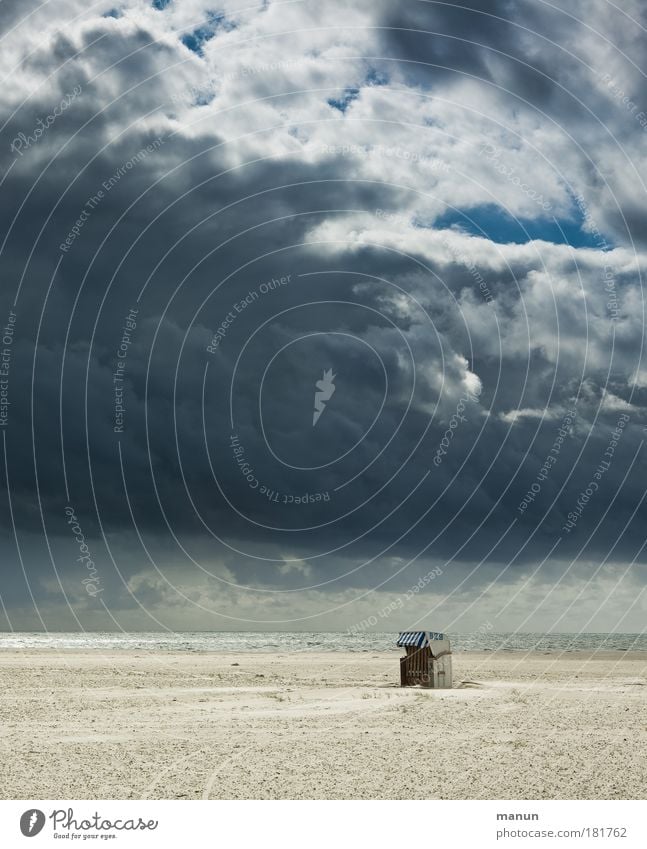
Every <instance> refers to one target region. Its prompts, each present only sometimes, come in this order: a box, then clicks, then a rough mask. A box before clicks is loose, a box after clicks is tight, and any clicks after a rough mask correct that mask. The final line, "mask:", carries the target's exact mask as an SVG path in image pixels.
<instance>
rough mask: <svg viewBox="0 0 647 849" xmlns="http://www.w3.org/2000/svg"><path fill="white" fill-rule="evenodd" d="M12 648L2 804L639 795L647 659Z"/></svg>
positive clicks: (2, 664) (2, 717)
mask: <svg viewBox="0 0 647 849" xmlns="http://www.w3.org/2000/svg"><path fill="white" fill-rule="evenodd" d="M398 656H399V653H398V652H397V651H394V652H382V653H379V654H372V653H361V654H350V653H348V654H346V653H344V654H342V653H329V654H309V653H308V654H305V653H300V654H282V655H278V654H260V653H253V654H252V653H246V654H239V655H235V654H219V655H214V654H211V653H202V654H198V653H165V652H158V653H155V654H152V653H151V654H147V653H144V652H129V651H113V652H110V653H103V652H99V651H85V652H78V651H68V652H55V651H37V650H25V651H4V652H2V653H0V673H1V675H2V683H3V686H2V695H1V696H0V724H1V728H2V735H1V742H0V746H1V747H2V755H1V757H2V764H3V770H2V776H3V778H2V791H1V795H2V798H7V799H11V798H19V799H48V798H51V799H57V798H58V799H61V798H71V799H92V798H106V799H159V798H168V799H218V798H226V799H232V798H234V799H244V798H253V799H284V798H294V799H304V798H305V799H311V798H315V799H339V798H342V799H343V798H348V799H357V798H359V799H372V798H377V799H410V798H421V799H425V798H443V799H505V798H513V799H514V798H520V799H568V798H574V799H641V798H644V797H645V792H646V790H647V757H646V754H647V677H646V676H647V653H644V652H631V653H629V652H604V653H597V654H595V655H592V654H590V653H589V654H585V653H579V652H577V653H567V654H558V653H554V654H540V653H535V654H531V655H528V654H523V653H511V652H510V653H508V652H504V653H497V654H489V653H483V654H481V653H456V654H454V688H453V689H452V690H421V689H417V688H406V689H402V688H400V687H399V686H398V674H399V673H398Z"/></svg>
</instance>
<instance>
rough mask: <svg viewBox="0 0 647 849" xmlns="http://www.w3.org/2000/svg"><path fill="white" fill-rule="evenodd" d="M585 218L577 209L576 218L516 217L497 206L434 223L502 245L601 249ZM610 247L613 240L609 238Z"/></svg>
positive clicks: (450, 214)
mask: <svg viewBox="0 0 647 849" xmlns="http://www.w3.org/2000/svg"><path fill="white" fill-rule="evenodd" d="M583 224H584V218H583V216H582V214H581V212H580V211H579V210H575V211H574V214H573V217H572V218H558V219H555V218H515V217H514V216H512V215H510V213H508V212H506V211H505V210H504V209H502V208H501V207H500V206H497V205H496V204H484V205H482V206H477V207H474V208H473V209H465V210H461V209H457V210H453V209H452V210H448V211H447V212H445V213H443V215H441V216H440V217H438V218H436V220H435V221H434V223H433V227H434V229H440V230H444V229H449V228H452V227H459V228H460V229H461V230H463V231H464V232H466V233H470V234H472V235H474V236H481V237H483V238H487V239H491V240H492V241H493V242H497V243H498V244H504V245H505V244H510V243H513V244H518V245H522V244H524V243H526V242H529V241H531V240H533V239H541V240H542V241H544V242H552V243H554V244H558V245H571V246H572V247H574V248H601V247H602V245H601V244H600V238H599V236H598V237H596V235H594V234H593V233H587V232H586V231H585V230H584V229H583V228H582V225H583ZM607 242H608V244H609V247H612V244H611V241H610V240H609V239H607Z"/></svg>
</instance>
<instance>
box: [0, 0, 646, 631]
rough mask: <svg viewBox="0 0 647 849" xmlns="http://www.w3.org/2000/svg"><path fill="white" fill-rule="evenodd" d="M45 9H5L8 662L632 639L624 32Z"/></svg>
mask: <svg viewBox="0 0 647 849" xmlns="http://www.w3.org/2000/svg"><path fill="white" fill-rule="evenodd" d="M468 6H469V8H468ZM52 8H53V4H51V3H50V4H43V5H39V4H36V3H23V4H20V6H19V7H18V6H17V5H15V4H7V3H4V4H1V5H0V28H1V38H2V48H3V49H2V53H1V58H0V65H1V67H2V74H3V78H4V85H3V87H2V90H1V91H0V103H1V105H2V117H3V123H2V131H1V138H0V169H1V173H2V178H1V179H2V183H1V189H0V190H1V192H2V200H3V203H2V206H1V207H0V231H1V234H2V243H1V247H0V249H1V256H0V262H1V266H0V268H1V272H2V286H1V289H0V324H2V327H3V328H5V329H4V331H3V337H4V338H3V345H2V350H3V353H2V364H3V365H2V385H1V386H0V389H2V393H3V394H2V408H1V411H0V416H1V419H0V424H1V425H2V439H3V466H4V471H3V476H4V484H5V487H4V493H3V502H2V511H3V517H4V521H3V536H2V544H3V549H4V554H3V559H2V568H3V580H2V591H1V595H2V602H3V607H2V616H3V617H4V619H3V620H2V627H4V628H8V629H14V628H16V629H30V628H51V629H57V628H77V627H81V628H94V629H96V628H106V629H108V628H125V629H141V628H143V629H147V630H155V629H159V628H167V627H168V628H174V629H181V630H191V629H193V628H196V629H198V628H214V629H221V628H225V629H229V628H243V629H251V628H253V627H259V628H288V629H295V628H297V629H300V628H307V629H315V628H323V629H327V628H341V629H345V628H347V627H350V626H352V625H353V623H356V622H358V621H360V620H362V619H365V618H366V617H367V616H369V617H370V616H372V615H375V611H380V610H384V609H386V607H388V605H389V604H390V603H391V602H393V600H397V599H401V600H402V599H405V600H406V604H404V603H403V605H402V607H401V608H400V607H398V610H399V613H398V617H399V618H398V621H397V623H396V622H395V621H394V622H393V623H389V624H388V625H386V624H385V623H382V622H380V624H384V625H385V628H386V629H387V630H388V629H396V628H397V627H400V626H401V625H402V626H407V625H411V624H414V623H416V622H418V621H423V620H424V621H425V622H427V621H429V622H431V623H432V625H433V626H434V627H436V628H438V629H440V630H443V629H451V628H454V629H462V630H469V629H476V628H478V627H479V626H481V625H482V624H483V623H484V622H486V621H487V622H492V623H495V624H496V627H497V629H498V630H506V629H511V628H517V627H518V628H522V629H523V630H532V629H535V630H545V629H549V628H555V629H556V630H560V629H561V630H570V629H572V628H582V629H585V630H599V631H603V630H613V629H618V630H620V631H623V630H624V631H630V630H640V629H642V627H643V625H642V622H643V620H644V612H645V608H646V606H647V605H646V602H645V598H646V597H645V595H644V592H643V590H644V584H645V565H644V564H645V554H644V545H645V532H644V515H645V505H644V498H645V488H644V483H643V479H642V475H641V468H642V464H643V461H644V450H645V449H644V445H643V440H644V437H645V427H646V426H647V416H646V412H647V410H646V407H647V369H646V367H645V365H644V362H643V360H644V353H643V351H644V326H645V323H644V298H643V288H642V286H643V281H642V274H643V272H644V269H645V258H646V256H647V238H646V237H647V231H646V230H645V220H646V218H645V185H644V182H643V177H644V174H645V160H646V151H647V146H646V144H645V141H646V140H647V135H646V133H647V114H646V112H647V102H646V101H645V98H644V91H645V74H644V70H643V69H644V68H645V64H646V63H645V49H646V48H645V45H646V41H645V31H644V29H643V26H644V24H645V21H644V11H641V7H640V5H639V4H638V3H637V2H634V3H629V4H625V5H624V8H623V11H619V10H618V9H617V8H616V7H614V6H610V5H609V4H607V3H605V2H596V3H593V4H590V3H584V2H573V3H571V4H569V5H568V9H567V10H566V9H565V10H557V9H555V8H554V7H552V6H548V5H547V4H544V3H543V2H539V0H537V2H512V0H496V2H487V3H485V2H484V3H470V4H437V3H427V2H418V0H407V2H405V3H391V2H386V0H385V2H380V3H377V4H375V3H368V2H366V3H359V4H353V5H352V7H351V8H348V7H347V5H346V4H342V3H338V2H336V0H331V2H327V3H324V4H321V3H314V2H298V3H275V2H270V3H262V4H260V5H259V6H258V7H256V8H251V7H247V6H244V4H236V3H225V4H223V5H221V6H220V7H218V9H214V7H213V6H212V5H210V4H208V3H205V2H202V1H201V0H186V2H182V0H171V2H167V3H161V2H153V3H145V2H140V0H131V1H130V2H129V1H128V0H127V2H123V3H116V4H115V3H114V2H113V3H96V4H93V5H92V6H91V8H88V6H87V4H83V3H81V2H77V0H60V2H57V4H56V9H55V13H53V11H52ZM315 413H316V415H315ZM90 564H91V565H90ZM432 570H435V571H432ZM430 573H431V574H433V576H434V577H433V581H430V580H427V581H425V576H429V574H430ZM420 582H422V583H420ZM413 587H418V589H417V590H415V592H413V591H412V588H413ZM421 587H424V589H422V588H421ZM511 599H514V601H513V602H511ZM432 620H433V621H432ZM639 623H640V624H639ZM567 626H568V627H567Z"/></svg>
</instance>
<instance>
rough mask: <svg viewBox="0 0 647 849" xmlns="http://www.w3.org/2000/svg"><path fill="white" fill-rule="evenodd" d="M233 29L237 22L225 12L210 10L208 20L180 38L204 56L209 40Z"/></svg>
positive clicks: (195, 51)
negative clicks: (204, 49)
mask: <svg viewBox="0 0 647 849" xmlns="http://www.w3.org/2000/svg"><path fill="white" fill-rule="evenodd" d="M232 29H236V24H235V23H234V22H233V21H230V20H229V18H227V17H226V16H225V14H224V12H208V13H207V20H206V22H205V23H204V24H202V26H199V27H198V28H197V29H194V30H193V32H189V33H187V34H186V35H183V36H182V38H181V39H180V40H181V42H182V44H183V45H184V46H185V47H188V48H189V50H192V51H193V52H194V53H197V54H198V56H203V55H204V51H203V47H204V45H205V44H206V43H207V41H211V39H212V38H214V36H216V35H217V34H218V33H219V32H231V30H232Z"/></svg>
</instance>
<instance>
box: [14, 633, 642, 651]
mask: <svg viewBox="0 0 647 849" xmlns="http://www.w3.org/2000/svg"><path fill="white" fill-rule="evenodd" d="M448 636H449V638H450V641H451V646H452V650H453V651H476V650H480V651H513V652H514V651H516V652H528V651H564V652H571V651H595V650H599V651H613V650H616V651H617V650H620V651H636V650H642V651H647V634H531V633H524V634H506V633H501V634H497V633H488V634H477V633H471V634H459V633H456V634H449V635H448ZM396 639H397V633H396V632H393V631H390V632H388V633H366V632H363V633H360V634H349V633H293V632H285V631H282V632H276V633H271V632H265V633H261V632H231V631H230V632H224V631H218V632H178V633H172V632H165V633H119V632H117V633H107V632H106V633H90V632H85V633H84V632H81V633H18V632H15V633H2V634H0V651H1V650H2V649H46V648H50V649H79V650H83V649H104V650H106V651H108V650H110V651H112V650H119V649H130V650H137V651H186V652H200V651H213V652H240V651H256V652H278V653H285V652H336V651H351V652H371V651H373V652H374V651H388V650H390V649H393V650H395V651H401V649H397V648H396V644H395V643H396Z"/></svg>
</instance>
